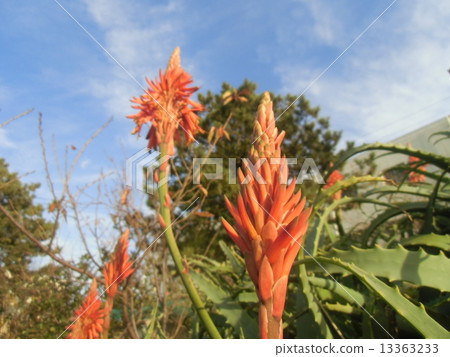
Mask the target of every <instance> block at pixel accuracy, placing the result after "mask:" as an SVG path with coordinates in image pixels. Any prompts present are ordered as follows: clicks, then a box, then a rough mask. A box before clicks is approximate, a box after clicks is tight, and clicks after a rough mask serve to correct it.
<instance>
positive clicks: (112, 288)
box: [103, 229, 134, 297]
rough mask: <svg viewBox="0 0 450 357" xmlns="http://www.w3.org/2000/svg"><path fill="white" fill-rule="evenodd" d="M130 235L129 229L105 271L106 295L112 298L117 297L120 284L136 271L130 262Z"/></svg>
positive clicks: (123, 235)
mask: <svg viewBox="0 0 450 357" xmlns="http://www.w3.org/2000/svg"><path fill="white" fill-rule="evenodd" d="M129 235H130V230H129V229H127V230H126V231H125V232H124V233H123V234H122V236H121V237H120V240H119V242H118V243H117V246H116V250H115V253H114V257H113V258H112V260H111V261H110V262H108V263H107V264H106V265H105V268H104V269H103V275H104V277H105V284H106V289H107V290H106V293H107V294H108V295H109V296H111V297H114V296H115V295H116V293H117V289H118V286H119V284H120V283H121V282H122V281H124V280H125V279H126V278H127V277H129V276H130V275H131V274H133V272H134V269H132V268H131V265H132V262H130V261H129V257H128V238H129Z"/></svg>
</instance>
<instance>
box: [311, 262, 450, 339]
mask: <svg viewBox="0 0 450 357" xmlns="http://www.w3.org/2000/svg"><path fill="white" fill-rule="evenodd" d="M315 259H316V260H317V261H319V262H320V263H321V264H326V265H328V266H332V265H337V266H339V267H341V268H343V269H345V270H347V271H349V272H350V273H352V274H354V275H355V276H356V277H357V278H358V279H360V280H361V281H362V282H363V283H364V284H365V285H366V286H367V288H369V289H370V290H372V291H374V292H376V293H377V294H378V295H379V296H380V297H381V298H382V299H384V300H385V301H386V302H387V303H388V304H389V305H391V306H392V307H393V308H394V310H395V311H397V313H398V314H400V315H401V316H403V317H404V318H405V319H406V320H407V321H408V322H409V323H410V324H411V325H412V326H414V327H415V328H416V329H417V330H418V331H419V332H420V333H421V334H422V335H423V336H424V337H425V338H450V332H448V331H447V330H446V329H445V328H443V327H442V326H441V325H440V324H438V323H437V322H436V321H435V320H433V319H432V318H431V317H430V316H429V315H428V314H427V313H426V311H425V308H424V306H423V305H422V304H420V306H416V305H415V304H413V303H412V302H410V301H409V300H408V299H406V298H405V297H404V296H403V295H402V294H401V293H400V291H399V290H398V288H397V287H396V288H395V289H394V288H391V287H390V286H388V285H386V284H385V283H383V282H382V281H381V280H379V279H378V278H376V277H375V276H374V275H372V274H370V273H368V272H366V271H365V270H363V269H361V268H360V267H357V266H356V265H355V264H349V263H345V262H343V261H342V260H340V259H338V258H325V257H316V258H315ZM308 260H312V259H308V258H307V259H305V260H304V261H308ZM386 333H388V332H387V331H386Z"/></svg>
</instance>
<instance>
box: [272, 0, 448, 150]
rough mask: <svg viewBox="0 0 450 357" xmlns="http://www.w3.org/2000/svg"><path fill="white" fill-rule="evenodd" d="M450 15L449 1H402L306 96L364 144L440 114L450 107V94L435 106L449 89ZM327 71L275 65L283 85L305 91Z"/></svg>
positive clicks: (382, 139)
mask: <svg viewBox="0 0 450 357" xmlns="http://www.w3.org/2000/svg"><path fill="white" fill-rule="evenodd" d="M449 18H450V3H443V2H439V1H429V2H426V3H425V2H420V1H411V2H408V3H398V5H397V8H395V9H394V8H393V9H391V10H390V12H388V13H386V15H385V17H384V18H382V19H380V21H379V23H377V24H376V25H375V26H374V27H373V28H372V29H371V30H370V32H368V33H367V34H366V35H365V36H364V37H363V38H361V39H360V41H359V42H358V43H357V44H355V46H354V47H353V48H352V49H351V50H350V51H349V52H348V53H347V54H345V55H344V56H343V57H342V58H341V59H340V60H339V61H338V62H337V63H336V65H335V66H334V67H332V68H331V69H330V70H329V71H328V72H327V74H326V75H324V76H323V77H322V78H321V79H320V80H319V81H318V82H317V83H316V84H315V85H314V86H313V87H312V88H311V89H310V90H309V91H308V92H307V93H306V96H307V97H310V98H312V100H313V102H314V103H318V104H320V105H321V107H322V109H323V113H324V114H326V115H330V116H331V118H332V120H333V124H334V126H335V127H338V128H339V129H343V130H344V135H345V138H346V139H352V140H357V141H358V143H360V142H361V141H373V140H381V141H384V140H388V139H393V138H394V137H396V136H400V135H401V134H403V133H406V132H408V131H410V130H413V129H415V128H417V127H420V126H422V125H425V124H427V123H429V122H431V121H434V120H437V119H440V118H441V117H442V116H444V115H446V114H449V113H448V112H449V111H448V109H446V108H448V101H442V102H440V103H439V104H436V105H434V106H429V105H430V104H431V103H435V102H437V101H438V100H439V99H442V98H444V97H446V96H449V94H450V93H449V87H450V76H449V75H448V73H447V68H448V67H449V64H450V63H449V53H448V36H447V35H448V33H449V32H450V22H448V19H449ZM361 30H362V29H361ZM318 36H319V37H320V36H321V35H320V34H318ZM325 67H326V66H325ZM321 70H322V68H305V67H300V66H298V65H289V64H288V63H280V64H279V65H278V66H277V68H276V72H277V73H278V74H279V75H280V76H281V78H282V83H283V90H284V91H288V92H291V93H298V94H300V92H301V91H302V90H303V89H304V88H305V87H306V86H307V85H308V84H309V83H310V81H311V80H312V79H314V75H313V74H315V75H317V74H318V73H320V71H321ZM312 73H313V74H312ZM427 106H428V108H427V109H426V110H421V109H422V108H425V107H427ZM419 111H420V113H419Z"/></svg>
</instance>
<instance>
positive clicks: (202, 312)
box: [158, 143, 222, 338]
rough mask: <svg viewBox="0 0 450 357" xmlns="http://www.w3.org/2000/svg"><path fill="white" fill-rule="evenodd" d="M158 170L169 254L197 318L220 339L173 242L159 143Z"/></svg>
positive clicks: (163, 147)
mask: <svg viewBox="0 0 450 357" xmlns="http://www.w3.org/2000/svg"><path fill="white" fill-rule="evenodd" d="M159 150H160V153H161V155H160V158H161V159H160V168H161V169H160V170H159V182H160V184H158V193H159V202H160V205H159V207H160V214H161V216H162V218H163V220H164V222H165V224H166V228H164V229H165V232H164V234H165V236H166V240H167V245H168V247H169V251H170V254H171V255H172V258H173V261H174V263H175V267H176V269H177V271H178V274H179V275H180V277H181V280H182V281H183V284H184V287H185V288H186V291H187V293H188V295H189V298H190V299H191V301H192V304H193V305H194V307H195V310H196V311H197V313H198V316H199V317H200V319H201V320H202V322H203V324H204V326H205V328H206V330H207V331H208V333H209V335H210V336H211V337H212V338H222V337H221V336H220V333H219V331H218V330H217V327H216V326H215V325H214V322H213V321H212V320H211V317H210V316H209V314H208V311H207V310H206V308H205V304H204V303H203V301H202V300H201V298H200V295H199V294H198V292H197V289H196V288H195V286H194V284H193V283H192V280H191V278H190V276H189V273H188V272H186V271H184V266H183V260H182V258H181V254H180V250H179V249H178V245H177V243H176V241H175V236H174V234H173V230H172V226H171V222H172V220H171V217H170V207H167V206H166V204H165V203H166V196H167V194H168V192H169V188H168V183H167V179H166V178H167V176H166V175H167V172H166V170H164V167H165V166H166V165H168V162H167V161H166V162H164V160H165V156H166V155H167V146H166V144H164V143H161V145H160V147H159Z"/></svg>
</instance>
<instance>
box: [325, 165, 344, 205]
mask: <svg viewBox="0 0 450 357" xmlns="http://www.w3.org/2000/svg"><path fill="white" fill-rule="evenodd" d="M330 167H333V163H331V164H330ZM343 179H344V175H342V174H341V172H340V171H339V170H334V171H333V172H332V173H331V175H330V176H329V177H328V179H327V182H326V183H325V185H324V186H323V188H324V190H326V189H327V188H330V187H332V186H334V185H335V184H336V183H338V182H339V181H342V180H343ZM341 197H342V190H339V191H337V192H336V193H334V194H333V195H332V196H331V199H332V200H340V199H341Z"/></svg>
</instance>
